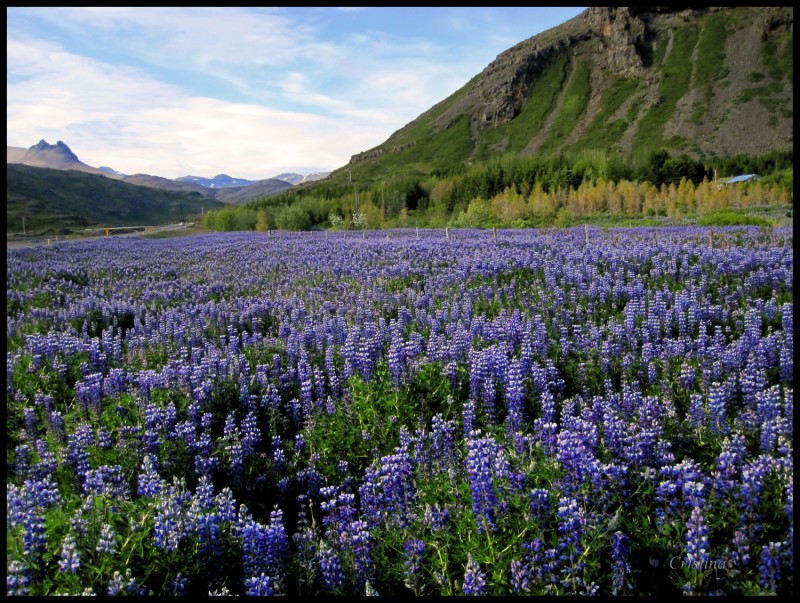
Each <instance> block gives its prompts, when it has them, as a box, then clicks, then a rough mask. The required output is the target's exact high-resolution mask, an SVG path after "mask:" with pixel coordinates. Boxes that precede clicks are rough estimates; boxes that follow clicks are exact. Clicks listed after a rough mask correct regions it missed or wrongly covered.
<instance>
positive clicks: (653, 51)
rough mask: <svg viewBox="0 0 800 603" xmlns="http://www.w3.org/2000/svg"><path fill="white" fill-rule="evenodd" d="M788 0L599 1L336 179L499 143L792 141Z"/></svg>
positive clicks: (465, 159)
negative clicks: (675, 4)
mask: <svg viewBox="0 0 800 603" xmlns="http://www.w3.org/2000/svg"><path fill="white" fill-rule="evenodd" d="M793 22H794V10H793V8H791V7H766V8H757V7H715V8H708V7H702V8H672V7H660V8H659V7H656V8H635V7H631V8H626V7H592V8H589V9H587V10H586V11H584V12H583V13H581V14H580V15H578V16H577V17H575V18H573V19H571V20H569V21H567V22H565V23H563V24H562V25H560V26H557V27H555V28H552V29H550V30H548V31H545V32H542V33H540V34H538V35H536V36H533V37H531V38H529V39H527V40H524V41H523V42H520V43H519V44H517V45H515V46H514V47H512V48H510V49H508V50H507V51H505V52H503V53H501V54H500V55H498V57H497V58H496V60H494V61H493V62H492V63H490V64H489V65H488V66H487V67H486V68H485V69H484V70H483V71H482V72H481V73H480V74H478V75H477V76H475V77H474V78H473V79H472V80H471V81H470V82H468V83H467V84H466V85H465V86H464V87H462V88H461V89H460V90H458V91H456V92H455V93H454V94H453V95H451V96H450V97H448V98H447V99H444V100H443V101H441V102H440V103H438V104H436V105H435V106H434V107H432V108H431V109H429V110H428V111H426V112H425V113H423V114H422V115H420V116H419V117H418V118H417V119H415V120H414V121H412V122H411V123H409V124H407V125H406V126H404V127H403V128H401V129H400V130H398V131H396V132H395V133H394V134H392V136H390V137H389V139H388V140H387V141H386V142H384V143H383V144H381V145H379V146H377V147H375V148H373V149H369V150H367V151H364V152H362V153H359V154H356V155H354V156H353V157H352V158H351V160H350V162H349V164H348V165H346V166H344V167H343V168H340V169H339V170H336V171H335V172H334V173H333V174H332V179H334V180H340V181H342V180H344V179H346V178H353V179H356V178H357V177H358V178H359V181H370V180H371V181H374V180H376V179H379V178H384V177H386V176H387V175H388V174H390V173H417V174H426V173H430V172H432V171H434V170H441V169H448V168H452V167H454V166H458V165H465V164H466V165H468V164H470V163H471V162H474V161H484V160H488V159H490V158H492V157H495V156H497V155H501V154H504V153H512V154H515V155H518V156H526V155H541V154H551V155H555V154H559V153H561V154H565V155H569V154H572V155H578V154H580V153H588V152H598V153H614V154H620V155H622V156H623V157H626V158H636V157H637V156H643V155H646V154H648V153H651V152H653V151H656V150H666V151H668V152H669V153H671V154H675V155H677V154H687V155H688V156H691V157H694V158H698V159H703V158H707V157H715V156H729V155H737V154H745V155H757V154H761V153H766V152H769V151H772V150H785V149H790V148H791V147H792V144H793V123H794V122H793V102H794V88H793V65H792V60H793V50H792V46H793Z"/></svg>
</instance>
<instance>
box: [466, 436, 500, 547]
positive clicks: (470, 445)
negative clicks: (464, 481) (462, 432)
mask: <svg viewBox="0 0 800 603" xmlns="http://www.w3.org/2000/svg"><path fill="white" fill-rule="evenodd" d="M466 445H467V460H466V463H467V472H468V474H469V486H470V492H471V494H472V511H473V513H474V514H475V521H476V524H477V529H478V532H479V533H482V532H493V531H494V530H495V528H496V524H495V520H496V516H497V510H498V507H499V505H500V501H499V499H498V497H497V493H496V491H495V480H494V461H495V456H496V455H497V454H498V452H499V447H498V445H497V443H496V442H495V441H494V440H493V439H492V438H491V437H488V436H487V437H481V432H480V430H478V431H473V432H472V433H470V434H469V436H468V437H467V441H466Z"/></svg>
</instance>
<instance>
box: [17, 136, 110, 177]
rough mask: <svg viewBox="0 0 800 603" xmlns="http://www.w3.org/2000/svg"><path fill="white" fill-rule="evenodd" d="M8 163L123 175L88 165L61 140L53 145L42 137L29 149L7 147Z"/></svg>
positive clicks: (107, 174) (105, 174) (104, 174)
mask: <svg viewBox="0 0 800 603" xmlns="http://www.w3.org/2000/svg"><path fill="white" fill-rule="evenodd" d="M6 163H20V164H23V165H29V166H32V167H44V168H51V169H54V170H76V171H79V172H86V173H89V174H99V175H103V176H108V177H111V178H120V177H121V175H120V174H119V173H118V172H115V173H109V172H106V171H104V170H101V169H98V168H95V167H92V166H90V165H86V164H85V163H83V162H82V161H80V160H79V159H78V157H77V155H75V153H73V152H72V150H71V149H70V148H69V147H68V146H67V145H66V144H64V143H63V142H62V141H60V140H59V141H58V142H57V143H56V144H54V145H53V144H48V142H47V141H46V140H44V139H42V140H40V141H39V142H37V143H36V144H35V145H33V146H32V147H30V148H28V149H23V148H20V147H10V146H9V147H7V155H6Z"/></svg>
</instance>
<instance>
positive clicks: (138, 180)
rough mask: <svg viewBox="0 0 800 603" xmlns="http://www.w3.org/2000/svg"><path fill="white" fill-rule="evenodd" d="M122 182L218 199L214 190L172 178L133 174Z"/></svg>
mask: <svg viewBox="0 0 800 603" xmlns="http://www.w3.org/2000/svg"><path fill="white" fill-rule="evenodd" d="M122 181H123V182H127V183H128V184H135V185H137V186H146V187H148V188H156V189H160V190H167V191H180V192H184V193H195V194H198V195H200V196H201V197H205V198H207V199H214V198H215V197H216V191H215V190H214V189H210V188H207V187H205V186H201V185H200V184H195V183H194V182H183V181H180V180H172V179H171V178H162V177H161V176H151V175H150V174H133V175H132V176H125V177H124V178H122Z"/></svg>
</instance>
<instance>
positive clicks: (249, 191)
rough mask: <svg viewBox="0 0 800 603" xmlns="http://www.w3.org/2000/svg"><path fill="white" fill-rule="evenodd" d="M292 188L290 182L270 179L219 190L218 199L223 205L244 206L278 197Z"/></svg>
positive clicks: (217, 192)
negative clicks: (273, 196) (256, 200)
mask: <svg viewBox="0 0 800 603" xmlns="http://www.w3.org/2000/svg"><path fill="white" fill-rule="evenodd" d="M290 188H292V184H291V183H290V182H286V181H285V180H278V179H277V178H268V179H267V180H257V181H255V182H253V184H251V185H249V186H244V187H228V188H221V189H217V191H216V199H218V200H219V201H222V202H223V203H231V204H234V205H244V204H245V203H248V202H249V201H252V200H253V199H260V198H262V197H270V196H272V195H277V194H279V193H282V192H284V191H285V190H287V189H290Z"/></svg>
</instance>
